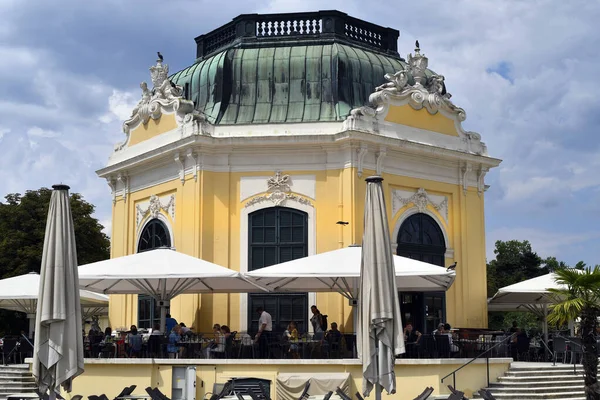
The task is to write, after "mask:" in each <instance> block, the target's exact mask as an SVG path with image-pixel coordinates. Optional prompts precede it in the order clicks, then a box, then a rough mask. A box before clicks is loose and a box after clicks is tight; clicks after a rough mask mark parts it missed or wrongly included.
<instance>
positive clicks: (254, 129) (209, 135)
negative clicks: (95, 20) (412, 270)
mask: <svg viewBox="0 0 600 400" xmlns="http://www.w3.org/2000/svg"><path fill="white" fill-rule="evenodd" d="M398 35H399V33H398V31H397V30H394V29H390V28H383V27H381V26H377V25H374V24H371V23H368V22H365V21H361V20H359V19H356V18H352V17H350V16H348V15H346V14H344V13H340V12H336V11H321V12H314V13H303V14H295V15H294V16H293V18H292V17H290V16H289V15H288V16H286V17H285V18H282V17H281V15H257V14H250V15H241V16H239V17H237V18H235V19H234V20H233V21H231V22H230V23H228V24H226V25H223V26H222V27H220V28H218V29H216V30H214V31H212V32H209V33H207V34H204V35H202V36H199V37H197V38H196V39H195V41H196V47H197V53H196V58H195V60H194V61H193V63H192V65H191V66H189V67H187V68H185V69H183V70H182V71H179V72H176V73H175V74H172V75H170V73H169V68H168V66H167V64H166V63H165V62H164V61H163V57H162V56H161V55H160V54H159V59H158V60H157V61H156V65H154V66H152V67H151V68H150V74H151V81H152V82H151V85H147V84H146V83H142V84H141V85H140V86H141V89H142V95H141V100H140V101H139V104H138V105H137V106H136V107H135V108H134V109H133V110H132V114H131V117H130V118H129V119H128V120H127V121H125V122H124V124H123V131H124V134H125V139H124V141H123V142H122V143H119V144H117V145H116V146H115V149H114V152H113V153H112V155H111V156H110V158H109V161H108V164H107V165H106V166H105V167H104V168H102V169H101V170H99V171H98V175H99V176H100V177H102V178H105V179H106V180H107V182H108V184H109V185H110V187H111V189H112V200H113V211H112V237H111V252H112V254H111V256H112V257H118V256H123V255H127V254H132V253H135V252H139V251H145V250H149V249H152V248H156V247H162V246H167V247H172V248H174V249H176V250H177V251H180V252H183V253H186V254H189V255H193V256H195V257H199V258H202V259H204V260H207V261H211V262H214V263H216V264H219V265H221V266H224V267H227V268H231V269H233V270H236V271H242V272H246V271H251V270H256V269H259V268H263V267H266V266H269V265H273V264H276V263H280V262H284V261H288V260H291V259H296V258H300V257H306V256H309V255H312V254H316V253H321V252H325V251H330V250H335V249H339V248H342V247H346V246H349V245H352V244H360V243H361V240H362V227H363V211H364V210H363V204H364V198H365V188H366V183H365V178H366V177H367V176H370V175H374V174H378V175H381V176H383V178H384V181H383V184H384V190H385V196H386V202H387V211H388V214H389V215H388V218H389V225H390V229H391V230H392V232H391V235H392V242H393V243H394V245H393V247H394V252H395V253H396V254H399V255H402V256H406V257H411V258H415V259H420V260H423V261H426V262H429V263H432V264H436V265H440V266H450V265H452V264H454V263H457V266H456V273H457V278H456V281H455V283H454V285H453V286H452V287H451V288H450V290H449V291H448V292H447V293H423V292H403V293H401V296H400V299H401V300H400V301H401V303H402V304H401V309H402V313H403V316H404V319H405V321H404V322H406V321H408V320H410V321H411V322H412V323H413V325H415V326H416V328H417V329H419V330H420V331H422V332H431V331H432V330H433V329H435V327H436V326H437V324H438V323H439V322H442V321H443V322H449V323H450V324H452V325H453V326H455V327H464V328H481V327H486V326H487V304H486V257H485V224H484V195H485V190H486V185H485V183H484V177H485V175H486V173H487V172H488V171H489V170H490V168H493V167H496V166H498V165H499V163H500V160H498V159H496V158H492V157H490V156H489V155H488V153H487V149H486V146H485V144H484V143H483V142H482V141H481V137H480V135H479V134H477V133H475V132H468V131H465V130H464V129H463V128H462V125H461V123H462V122H463V121H464V120H465V118H466V114H465V111H464V110H463V109H461V108H459V107H457V106H455V105H454V104H453V103H452V102H451V101H450V97H451V96H450V94H449V93H448V92H447V91H446V85H445V82H444V77H443V76H442V75H439V74H437V73H435V72H433V71H432V70H430V69H428V59H427V57H426V56H425V55H424V54H423V53H422V52H421V50H420V49H419V47H418V45H417V47H416V49H415V50H414V51H413V53H412V54H409V55H408V57H407V58H406V59H403V58H402V57H401V56H400V55H399V53H398V49H397V40H398ZM165 53H166V51H165ZM313 304H315V305H317V306H318V308H319V309H320V310H321V312H322V313H323V314H327V315H328V320H329V322H330V323H331V322H337V323H338V324H339V325H340V328H341V330H343V331H346V332H350V331H352V330H353V327H352V321H353V317H352V306H351V305H350V304H348V300H347V299H345V298H344V297H342V296H341V295H339V294H337V293H318V294H317V293H292V294H290V293H274V294H238V293H231V294H202V295H200V294H191V295H181V296H179V297H177V298H175V299H174V300H173V301H171V303H170V313H171V314H172V316H173V317H175V318H176V319H177V320H178V321H183V322H185V323H186V324H187V326H193V327H194V328H195V330H196V331H198V332H206V331H210V329H211V326H212V325H213V323H220V324H227V325H229V326H230V327H231V329H232V330H236V331H250V332H251V331H252V330H253V329H256V318H257V315H256V313H255V312H253V310H255V309H256V307H257V306H264V307H265V308H266V309H267V311H269V312H270V313H271V315H272V316H273V319H274V323H275V325H276V326H277V327H285V326H287V323H288V322H289V321H291V320H294V321H296V322H297V323H298V325H299V328H300V330H304V331H308V330H310V327H309V325H310V324H309V312H310V310H309V308H310V306H311V305H313ZM158 319H159V314H158V311H157V307H156V306H155V304H154V302H153V300H152V299H151V298H148V297H144V296H139V297H138V296H135V295H112V296H111V297H110V309H109V320H110V324H111V326H112V327H113V328H117V327H127V326H129V325H131V324H136V325H138V326H140V327H152V326H153V323H154V322H155V321H158Z"/></svg>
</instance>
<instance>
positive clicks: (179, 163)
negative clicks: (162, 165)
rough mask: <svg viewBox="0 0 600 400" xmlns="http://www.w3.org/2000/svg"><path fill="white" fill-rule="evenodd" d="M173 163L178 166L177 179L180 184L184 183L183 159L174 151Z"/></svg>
mask: <svg viewBox="0 0 600 400" xmlns="http://www.w3.org/2000/svg"><path fill="white" fill-rule="evenodd" d="M173 159H174V160H175V164H177V166H178V167H179V180H180V181H181V184H182V185H185V159H182V158H181V157H179V153H175V157H174V158H173Z"/></svg>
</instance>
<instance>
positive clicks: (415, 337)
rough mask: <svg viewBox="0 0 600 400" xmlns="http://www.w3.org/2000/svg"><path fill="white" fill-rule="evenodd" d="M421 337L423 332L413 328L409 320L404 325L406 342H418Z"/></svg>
mask: <svg viewBox="0 0 600 400" xmlns="http://www.w3.org/2000/svg"><path fill="white" fill-rule="evenodd" d="M420 339H421V332H419V331H417V330H415V329H413V326H412V323H410V322H408V323H407V324H406V326H404V341H405V342H406V343H418V342H419V340H420Z"/></svg>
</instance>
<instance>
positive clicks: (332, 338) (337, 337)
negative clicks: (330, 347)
mask: <svg viewBox="0 0 600 400" xmlns="http://www.w3.org/2000/svg"><path fill="white" fill-rule="evenodd" d="M325 339H327V341H328V342H329V343H339V342H340V341H341V340H342V332H340V331H339V330H338V325H337V323H336V322H332V323H331V329H330V330H328V331H327V334H326V335H325Z"/></svg>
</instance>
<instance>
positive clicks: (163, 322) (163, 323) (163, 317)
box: [160, 302, 169, 335]
mask: <svg viewBox="0 0 600 400" xmlns="http://www.w3.org/2000/svg"><path fill="white" fill-rule="evenodd" d="M166 329H167V306H166V304H165V302H161V305H160V331H161V332H162V333H163V334H165V335H166V334H168V333H169V332H165V330H166Z"/></svg>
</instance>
